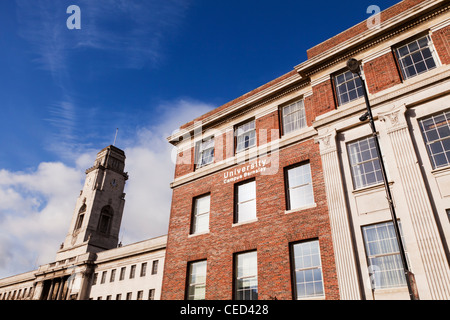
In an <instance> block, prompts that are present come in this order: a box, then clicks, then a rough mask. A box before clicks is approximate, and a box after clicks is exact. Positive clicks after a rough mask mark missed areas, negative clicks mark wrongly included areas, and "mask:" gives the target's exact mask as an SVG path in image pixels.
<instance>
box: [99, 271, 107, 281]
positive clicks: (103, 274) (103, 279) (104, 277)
mask: <svg viewBox="0 0 450 320" xmlns="http://www.w3.org/2000/svg"><path fill="white" fill-rule="evenodd" d="M105 281H106V271H103V272H102V279H101V280H100V283H101V284H103V283H105Z"/></svg>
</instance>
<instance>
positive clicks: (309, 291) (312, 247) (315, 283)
mask: <svg viewBox="0 0 450 320" xmlns="http://www.w3.org/2000/svg"><path fill="white" fill-rule="evenodd" d="M292 252H293V255H294V259H293V260H294V276H295V284H296V294H297V299H301V298H309V297H318V296H323V295H324V289H323V277H322V264H321V260H320V248H319V241H318V240H314V241H308V242H302V243H298V244H295V245H293V246H292Z"/></svg>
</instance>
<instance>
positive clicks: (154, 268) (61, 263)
mask: <svg viewBox="0 0 450 320" xmlns="http://www.w3.org/2000/svg"><path fill="white" fill-rule="evenodd" d="M124 168H125V153H124V152H123V151H122V150H120V149H118V148H116V147H114V146H109V147H107V148H104V149H103V150H101V151H100V152H99V153H98V154H97V158H96V160H95V164H94V166H93V167H92V168H90V169H88V170H86V181H85V184H84V187H83V190H81V191H80V195H79V197H78V199H77V203H76V205H75V210H74V214H73V217H72V222H71V224H70V227H69V232H68V233H67V236H66V239H65V241H64V243H62V244H61V248H60V250H58V252H57V254H56V259H55V261H54V262H52V263H49V264H45V265H42V266H40V267H39V268H38V270H34V271H31V272H27V273H24V274H20V275H16V276H12V277H8V278H5V279H0V300H72V299H73V300H87V299H96V300H97V299H105V300H108V299H111V300H142V299H149V300H155V299H159V298H160V296H161V285H162V274H163V268H164V257H165V248H166V243H167V236H165V235H164V236H161V237H157V238H153V239H148V240H145V241H141V242H138V243H134V244H130V245H127V246H121V245H120V244H118V237H119V230H120V224H121V221H122V213H123V208H124V204H125V193H123V191H124V187H125V181H126V180H127V179H128V174H127V173H126V172H124Z"/></svg>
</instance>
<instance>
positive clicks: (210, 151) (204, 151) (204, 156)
mask: <svg viewBox="0 0 450 320" xmlns="http://www.w3.org/2000/svg"><path fill="white" fill-rule="evenodd" d="M196 148H197V151H196V152H197V159H196V160H197V161H196V163H197V166H198V167H201V166H204V165H207V164H210V163H212V162H213V161H214V138H207V139H206V140H203V141H199V142H198V143H197V144H196Z"/></svg>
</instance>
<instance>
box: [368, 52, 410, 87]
mask: <svg viewBox="0 0 450 320" xmlns="http://www.w3.org/2000/svg"><path fill="white" fill-rule="evenodd" d="M364 75H365V76H366V83H367V87H368V89H369V93H371V94H374V93H377V92H379V91H382V90H385V89H387V88H389V87H392V86H394V85H396V84H399V83H401V82H402V79H401V78H400V74H399V71H398V69H397V65H396V61H395V58H394V54H393V52H388V53H386V54H384V55H382V56H381V57H378V58H376V59H373V60H371V61H369V62H366V63H365V64H364Z"/></svg>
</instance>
